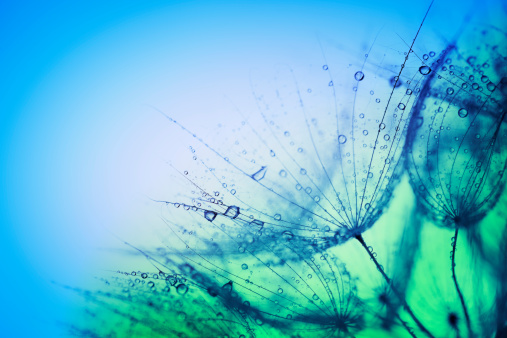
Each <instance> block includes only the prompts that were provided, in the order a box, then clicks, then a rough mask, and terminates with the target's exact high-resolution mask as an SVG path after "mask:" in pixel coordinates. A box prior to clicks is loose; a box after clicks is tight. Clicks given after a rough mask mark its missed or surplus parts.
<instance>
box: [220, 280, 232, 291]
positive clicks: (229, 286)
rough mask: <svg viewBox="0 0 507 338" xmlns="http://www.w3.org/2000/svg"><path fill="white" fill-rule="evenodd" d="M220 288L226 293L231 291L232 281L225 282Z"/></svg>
mask: <svg viewBox="0 0 507 338" xmlns="http://www.w3.org/2000/svg"><path fill="white" fill-rule="evenodd" d="M222 290H223V291H224V292H226V293H231V292H232V281H229V282H227V283H225V284H224V285H223V286H222Z"/></svg>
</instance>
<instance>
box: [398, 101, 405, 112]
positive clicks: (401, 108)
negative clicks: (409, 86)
mask: <svg viewBox="0 0 507 338" xmlns="http://www.w3.org/2000/svg"><path fill="white" fill-rule="evenodd" d="M398 109H399V110H405V105H404V104H403V103H401V102H400V103H399V104H398Z"/></svg>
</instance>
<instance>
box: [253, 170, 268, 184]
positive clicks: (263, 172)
mask: <svg viewBox="0 0 507 338" xmlns="http://www.w3.org/2000/svg"><path fill="white" fill-rule="evenodd" d="M266 171H267V167H266V166H262V167H261V168H260V169H259V171H257V172H256V173H255V174H253V175H252V178H253V179H254V180H256V181H260V180H262V179H263V178H264V176H266Z"/></svg>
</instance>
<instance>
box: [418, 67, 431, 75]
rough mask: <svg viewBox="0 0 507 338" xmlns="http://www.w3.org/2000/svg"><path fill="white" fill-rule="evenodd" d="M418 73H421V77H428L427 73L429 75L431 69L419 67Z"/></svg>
mask: <svg viewBox="0 0 507 338" xmlns="http://www.w3.org/2000/svg"><path fill="white" fill-rule="evenodd" d="M419 73H421V74H422V75H428V74H429V73H431V68H430V67H428V66H421V67H419Z"/></svg>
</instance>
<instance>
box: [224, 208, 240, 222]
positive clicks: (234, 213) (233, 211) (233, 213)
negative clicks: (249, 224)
mask: <svg viewBox="0 0 507 338" xmlns="http://www.w3.org/2000/svg"><path fill="white" fill-rule="evenodd" d="M224 215H225V216H227V217H230V218H232V219H235V218H236V217H238V215H239V207H237V206H234V205H231V206H230V207H228V208H227V210H226V211H225V214H224Z"/></svg>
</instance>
